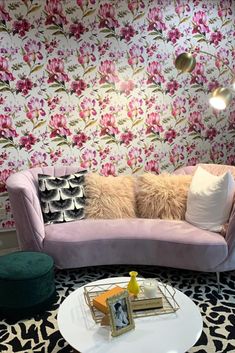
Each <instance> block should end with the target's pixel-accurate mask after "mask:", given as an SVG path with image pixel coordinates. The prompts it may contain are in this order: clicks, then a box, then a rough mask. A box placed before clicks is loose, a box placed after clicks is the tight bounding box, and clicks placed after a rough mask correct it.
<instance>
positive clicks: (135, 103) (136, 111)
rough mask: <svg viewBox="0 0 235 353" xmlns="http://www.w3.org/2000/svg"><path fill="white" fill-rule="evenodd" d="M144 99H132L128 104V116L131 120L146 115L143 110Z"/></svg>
mask: <svg viewBox="0 0 235 353" xmlns="http://www.w3.org/2000/svg"><path fill="white" fill-rule="evenodd" d="M142 105H143V99H142V98H131V100H130V101H129V103H128V111H127V115H128V116H129V118H131V119H135V118H137V117H138V115H142V114H143V113H144V111H143V109H142Z"/></svg>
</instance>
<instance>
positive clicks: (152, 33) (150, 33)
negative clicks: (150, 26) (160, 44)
mask: <svg viewBox="0 0 235 353" xmlns="http://www.w3.org/2000/svg"><path fill="white" fill-rule="evenodd" d="M156 34H157V32H149V35H150V36H155V35H156Z"/></svg>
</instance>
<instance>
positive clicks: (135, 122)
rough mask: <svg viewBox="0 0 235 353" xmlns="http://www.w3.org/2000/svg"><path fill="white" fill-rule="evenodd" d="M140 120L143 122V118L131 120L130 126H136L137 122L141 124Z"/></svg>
mask: <svg viewBox="0 0 235 353" xmlns="http://www.w3.org/2000/svg"><path fill="white" fill-rule="evenodd" d="M142 122H143V119H138V120H136V121H134V122H133V124H132V127H134V126H136V125H139V124H141V123H142Z"/></svg>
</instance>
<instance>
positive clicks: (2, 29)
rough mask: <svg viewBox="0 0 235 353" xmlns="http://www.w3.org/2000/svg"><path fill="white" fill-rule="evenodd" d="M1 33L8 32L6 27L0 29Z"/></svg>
mask: <svg viewBox="0 0 235 353" xmlns="http://www.w3.org/2000/svg"><path fill="white" fill-rule="evenodd" d="M0 32H8V31H7V29H6V28H5V27H0Z"/></svg>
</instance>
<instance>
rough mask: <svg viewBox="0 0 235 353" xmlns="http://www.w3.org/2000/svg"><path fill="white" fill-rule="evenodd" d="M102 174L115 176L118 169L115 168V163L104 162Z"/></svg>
mask: <svg viewBox="0 0 235 353" xmlns="http://www.w3.org/2000/svg"><path fill="white" fill-rule="evenodd" d="M100 174H101V175H103V176H106V177H107V176H110V175H112V176H115V175H116V170H115V165H113V164H112V163H105V164H102V166H101V170H100Z"/></svg>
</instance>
